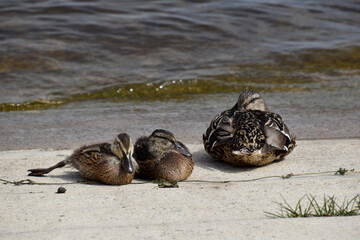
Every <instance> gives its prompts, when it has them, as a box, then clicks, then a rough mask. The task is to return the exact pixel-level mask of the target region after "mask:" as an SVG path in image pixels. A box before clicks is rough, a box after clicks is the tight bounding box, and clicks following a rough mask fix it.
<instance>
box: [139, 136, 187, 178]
mask: <svg viewBox="0 0 360 240" xmlns="http://www.w3.org/2000/svg"><path fill="white" fill-rule="evenodd" d="M163 131H165V130H163ZM166 132H168V131H166ZM166 134H168V136H169V138H170V139H163V138H156V137H154V136H152V135H150V136H149V137H141V138H139V139H138V140H137V141H136V143H135V145H134V158H135V159H136V162H137V164H138V169H137V171H136V175H137V176H140V177H144V178H148V179H160V178H162V179H166V180H168V181H171V182H177V181H181V180H185V179H187V178H188V177H189V176H190V175H191V173H192V170H193V168H194V161H193V159H192V157H191V156H185V155H184V154H182V153H181V152H180V151H179V150H177V149H176V148H175V145H174V143H173V142H172V141H176V139H175V137H173V135H172V133H170V132H168V133H166ZM176 142H177V143H178V144H180V145H181V147H183V148H184V149H185V150H186V151H189V149H188V148H187V147H186V146H185V145H184V144H183V143H181V142H178V141H176Z"/></svg>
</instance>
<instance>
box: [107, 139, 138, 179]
mask: <svg viewBox="0 0 360 240" xmlns="http://www.w3.org/2000/svg"><path fill="white" fill-rule="evenodd" d="M133 150H134V149H133V145H132V144H131V139H130V136H129V135H128V134H126V133H120V134H119V135H117V136H116V138H115V140H114V142H113V144H112V145H111V151H112V152H113V153H114V154H115V155H116V156H117V157H118V158H119V159H120V161H121V163H122V164H123V166H124V168H125V170H126V171H127V172H128V173H133V172H134V165H133V163H132V153H133Z"/></svg>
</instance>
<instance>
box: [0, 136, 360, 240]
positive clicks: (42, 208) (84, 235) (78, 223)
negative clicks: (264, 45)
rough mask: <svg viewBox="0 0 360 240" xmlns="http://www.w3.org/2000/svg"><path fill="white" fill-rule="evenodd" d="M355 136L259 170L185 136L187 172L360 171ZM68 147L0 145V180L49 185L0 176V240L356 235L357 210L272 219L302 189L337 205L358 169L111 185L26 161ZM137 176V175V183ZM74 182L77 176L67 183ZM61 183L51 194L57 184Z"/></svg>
mask: <svg viewBox="0 0 360 240" xmlns="http://www.w3.org/2000/svg"><path fill="white" fill-rule="evenodd" d="M359 146H360V139H350V140H349V139H348V140H313V141H305V140H303V141H298V145H297V147H296V149H295V150H294V152H293V153H292V154H290V155H289V156H288V157H287V158H286V159H285V160H283V161H279V162H275V163H273V164H270V165H267V166H264V167H261V168H237V167H233V166H230V165H227V164H225V163H221V162H216V161H214V160H212V159H211V158H210V157H209V156H208V155H207V154H206V153H205V151H204V150H203V147H202V145H200V144H188V147H189V148H190V150H191V151H192V153H193V154H194V158H195V169H194V171H193V174H192V175H191V177H190V178H189V179H190V180H241V179H243V180H246V179H253V178H258V177H265V176H273V175H280V176H281V175H286V174H289V173H294V174H296V173H307V172H323V171H336V170H338V169H339V168H340V167H342V168H347V169H355V170H360V149H359ZM70 153H71V151H70V150H61V151H53V150H26V151H25V150H24V151H3V152H0V171H1V174H0V175H1V176H0V178H1V179H7V180H11V181H18V180H22V179H28V178H29V179H31V180H33V181H36V182H43V183H51V184H47V185H21V186H15V185H13V184H2V183H1V184H0V202H1V204H0V212H1V214H0V218H1V221H0V223H1V224H0V239H359V236H360V216H355V217H322V218H298V219H272V218H269V217H268V216H266V215H265V213H264V212H266V211H267V212H277V211H278V205H277V204H276V203H275V202H283V200H282V198H281V196H283V197H284V198H285V199H286V200H287V201H288V202H289V203H290V204H291V205H295V204H296V203H297V201H298V200H299V199H300V198H301V197H303V196H304V195H305V194H312V195H316V196H318V200H319V201H321V200H322V198H323V196H324V195H330V196H332V195H335V196H336V198H337V199H338V200H339V202H341V203H342V201H343V200H344V198H347V199H350V198H353V197H354V196H356V195H357V194H360V173H349V174H345V175H344V176H340V175H334V174H333V173H328V174H320V175H306V176H297V177H291V178H288V179H282V178H280V177H278V178H267V179H262V180H257V181H250V182H230V183H201V182H181V183H179V188H158V186H157V184H155V183H144V184H130V185H126V186H107V185H100V184H91V185H89V184H80V183H76V182H77V181H78V180H82V178H81V176H80V175H79V174H78V173H77V171H76V170H74V169H72V168H62V169H56V170H54V171H53V172H51V173H50V174H49V175H48V176H46V177H40V178H39V177H28V176H27V171H26V170H27V169H29V168H34V167H48V166H50V165H53V164H54V163H57V162H58V161H60V160H62V159H63V158H64V156H66V155H68V154H70ZM140 182H141V180H134V182H133V183H140ZM73 183H75V184H73ZM60 186H62V187H65V188H66V189H67V191H66V193H64V194H56V193H55V192H56V191H57V189H58V187H60Z"/></svg>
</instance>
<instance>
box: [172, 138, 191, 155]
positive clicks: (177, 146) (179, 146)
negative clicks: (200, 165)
mask: <svg viewBox="0 0 360 240" xmlns="http://www.w3.org/2000/svg"><path fill="white" fill-rule="evenodd" d="M175 147H176V149H177V150H179V152H181V153H182V154H183V155H184V156H187V157H192V155H191V153H190V152H189V151H188V150H186V149H185V148H184V147H183V146H182V144H180V143H179V142H175Z"/></svg>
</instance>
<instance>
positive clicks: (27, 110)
mask: <svg viewBox="0 0 360 240" xmlns="http://www.w3.org/2000/svg"><path fill="white" fill-rule="evenodd" d="M359 12H360V2H359V1H260V0H259V1H248V2H246V1H229V0H228V1H180V0H174V1H109V0H98V1H95V0H94V1H84V0H81V1H80V0H78V1H74V0H73V1H70V0H68V1H61V0H57V1H55V0H47V1H25V0H23V1H1V2H0V83H1V88H0V150H5V149H29V148H72V147H77V146H78V145H79V144H83V143H89V142H97V141H99V140H109V139H112V138H113V136H114V135H115V134H116V133H117V132H119V131H126V132H128V133H130V135H131V136H132V137H133V138H137V137H139V136H140V135H144V134H145V135H148V134H150V133H151V132H152V130H154V129H155V128H157V127H162V128H167V129H170V130H172V131H173V132H174V133H175V135H176V136H177V137H178V138H179V139H180V140H183V141H185V142H201V135H202V133H203V132H204V131H205V129H206V127H207V125H208V123H209V122H210V120H211V119H212V117H213V116H214V115H215V114H216V113H218V112H220V111H221V110H223V109H225V108H229V107H231V106H232V105H233V104H234V103H235V101H236V98H237V96H238V94H239V92H241V91H242V90H244V89H247V88H252V89H256V90H258V91H260V92H261V93H262V95H263V97H264V98H265V100H266V102H267V104H268V105H269V107H270V109H271V110H273V111H275V112H278V113H279V114H281V115H282V116H283V118H284V119H285V120H286V122H287V123H288V125H289V127H290V128H291V129H292V130H293V131H294V132H295V134H296V135H297V137H298V139H305V138H306V139H309V138H310V139H318V138H348V137H360V123H359V122H360V121H359V120H360V101H359V96H360V86H359V85H360V27H359V22H360V14H359Z"/></svg>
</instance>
